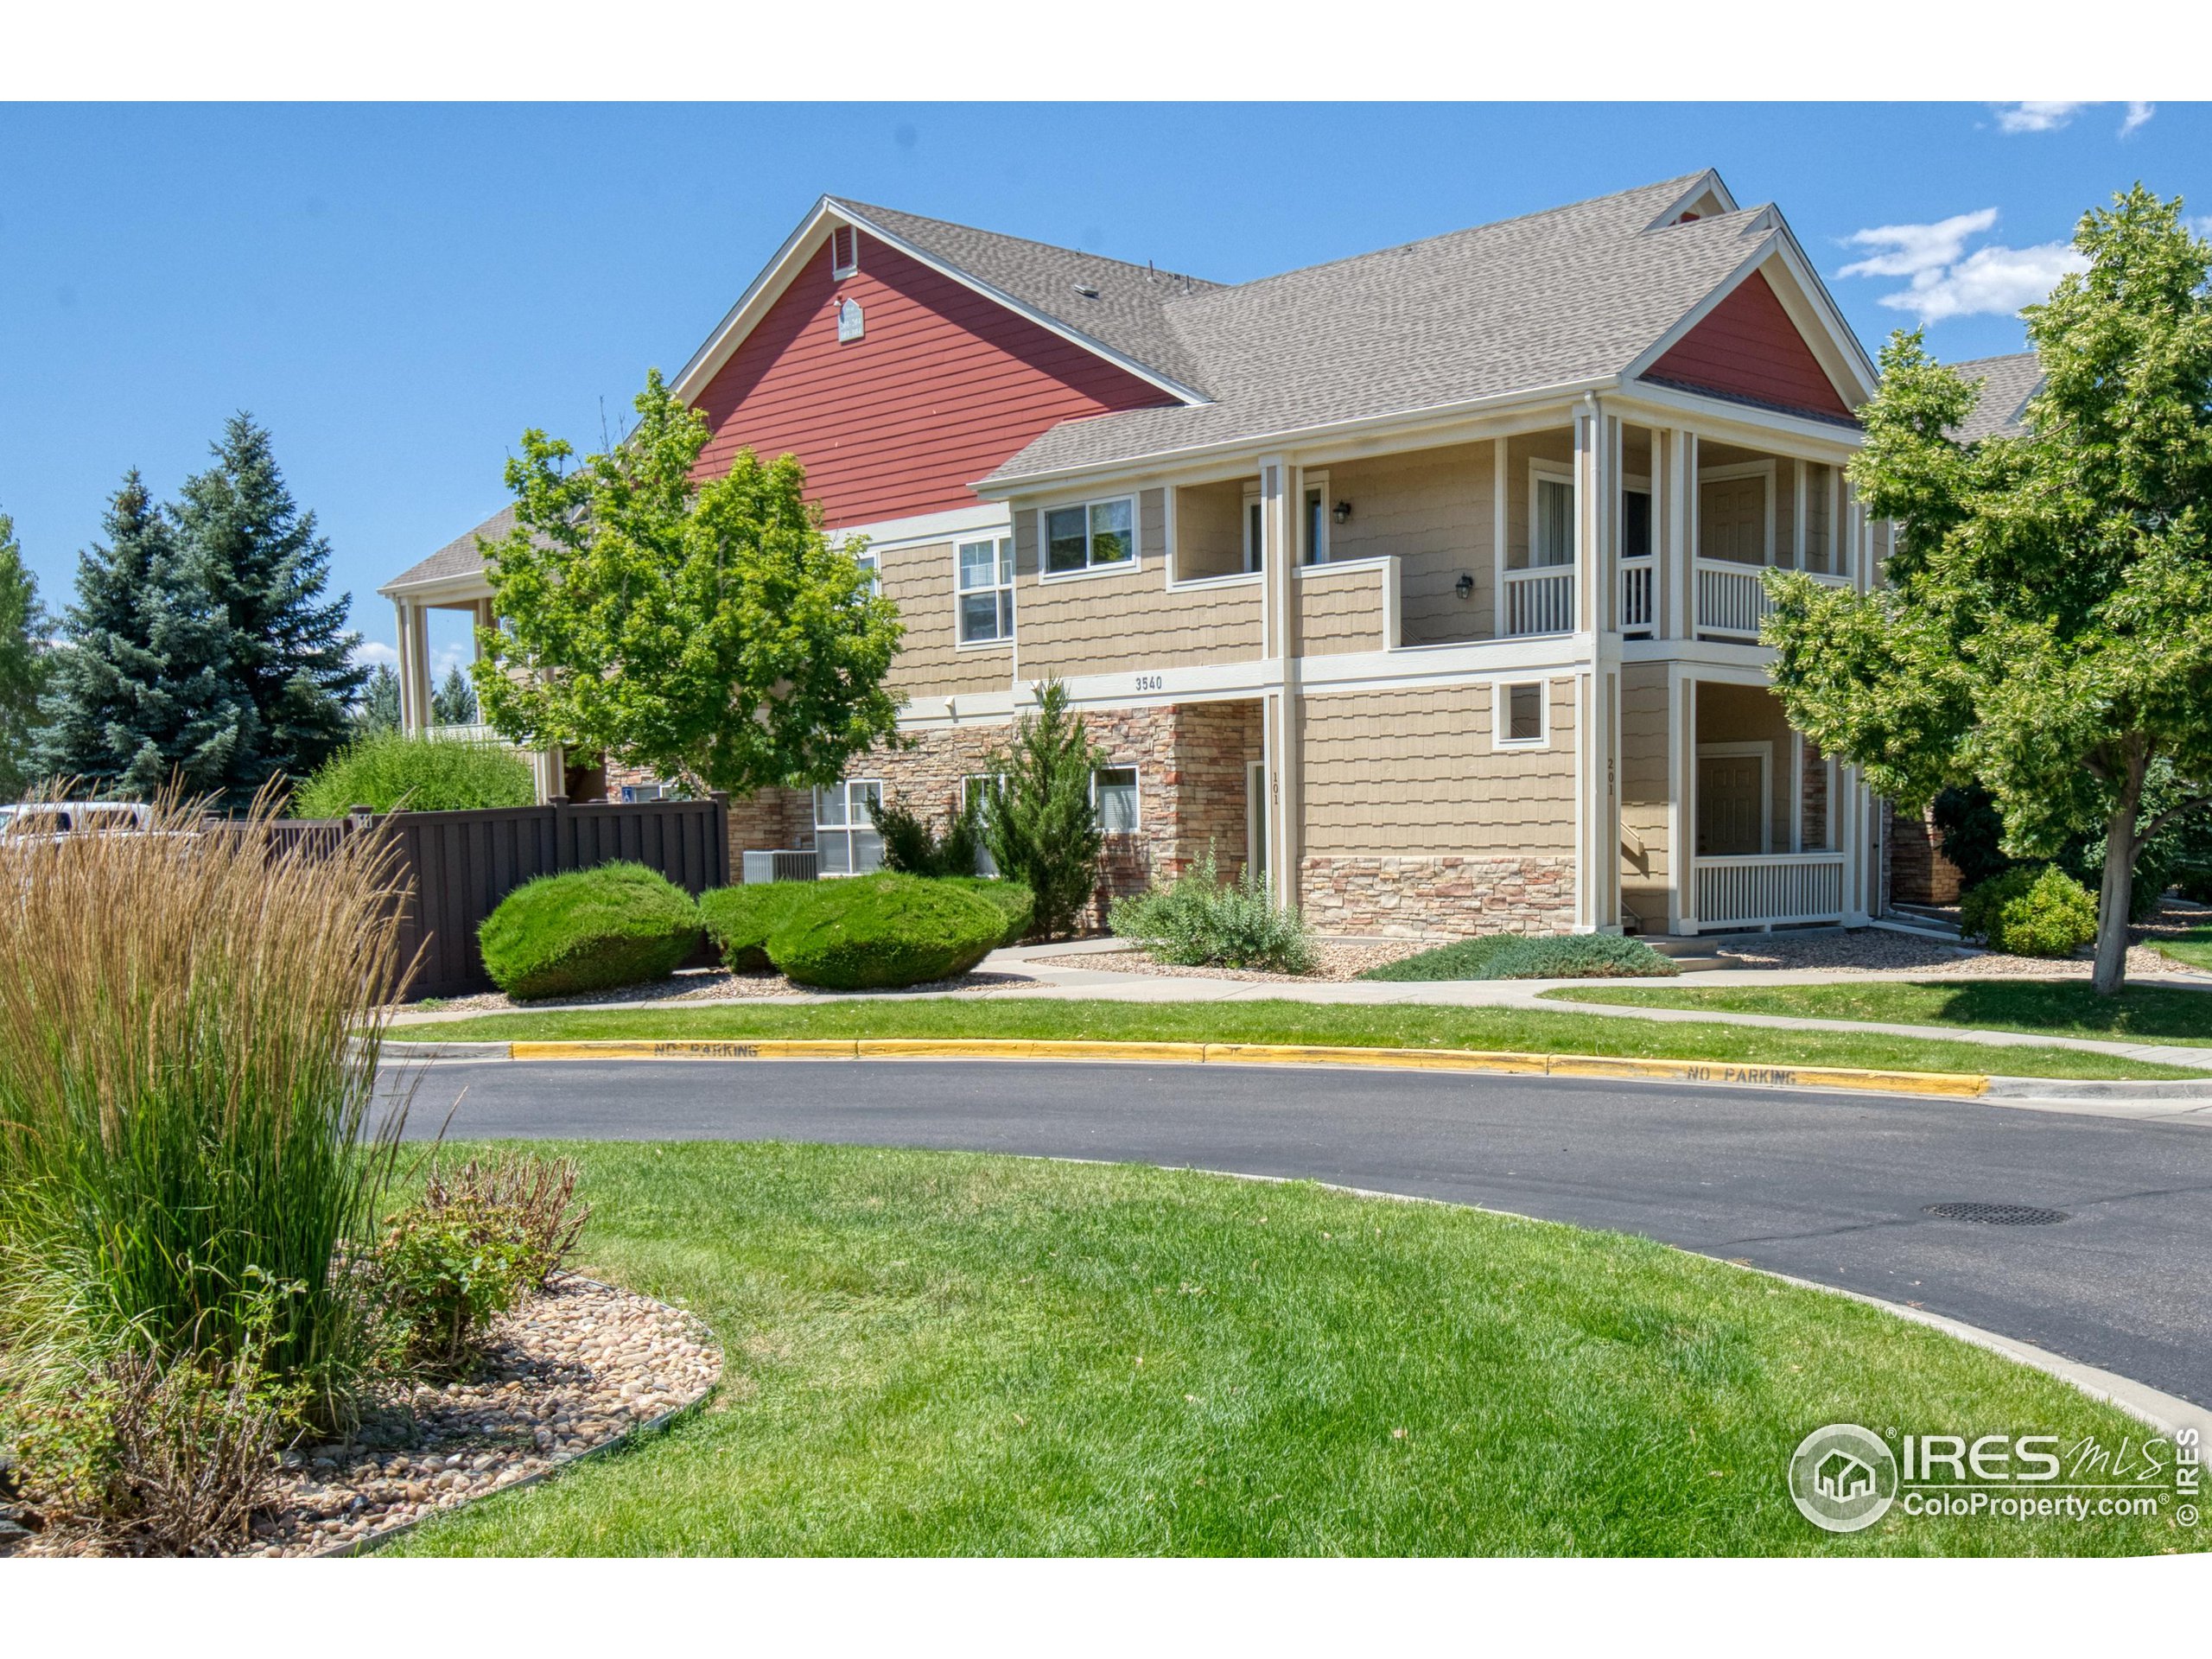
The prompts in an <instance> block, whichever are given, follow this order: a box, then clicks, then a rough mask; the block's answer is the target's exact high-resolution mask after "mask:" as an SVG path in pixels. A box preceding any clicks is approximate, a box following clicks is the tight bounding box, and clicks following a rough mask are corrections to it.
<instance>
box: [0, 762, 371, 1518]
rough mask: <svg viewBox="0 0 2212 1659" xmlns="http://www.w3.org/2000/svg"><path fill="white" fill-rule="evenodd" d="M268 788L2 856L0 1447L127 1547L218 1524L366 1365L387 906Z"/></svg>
mask: <svg viewBox="0 0 2212 1659" xmlns="http://www.w3.org/2000/svg"><path fill="white" fill-rule="evenodd" d="M276 810H277V798H276V796H275V795H274V793H273V792H271V791H264V794H263V795H262V797H261V798H259V799H258V800H257V802H256V803H255V804H254V806H253V808H252V809H251V811H250V812H249V813H248V814H247V815H246V816H245V817H244V818H242V819H238V820H232V821H228V822H211V821H207V820H204V819H203V818H202V817H201V816H200V804H198V803H191V804H187V803H184V802H181V801H180V800H179V799H178V798H176V797H175V795H174V794H172V795H170V796H169V797H168V798H165V799H163V800H162V801H161V802H160V803H158V804H156V807H155V808H154V810H153V813H152V816H151V819H150V823H149V825H148V826H147V827H146V828H145V829H143V830H134V831H120V830H118V831H99V832H85V833H79V834H73V835H67V836H56V837H53V838H50V839H48V838H29V837H26V838H22V839H20V840H18V841H15V842H10V843H9V844H8V846H7V847H6V849H4V851H0V961H5V962H6V963H8V964H9V971H8V972H7V973H6V974H4V975H0V1452H6V1451H7V1450H8V1448H10V1446H12V1447H13V1448H14V1449H15V1452H16V1456H17V1459H18V1462H19V1464H20V1465H21V1466H22V1472H23V1475H24V1478H26V1479H27V1481H28V1482H29V1484H32V1485H34V1486H35V1487H40V1488H42V1489H44V1490H46V1491H66V1490H75V1491H79V1492H83V1491H90V1492H92V1494H93V1495H94V1502H93V1504H92V1507H93V1509H94V1510H95V1511H96V1512H97V1513H98V1514H99V1516H101V1517H102V1518H103V1520H104V1521H105V1522H109V1523H111V1524H112V1525H114V1526H115V1527H117V1528H118V1529H121V1535H123V1536H124V1537H126V1538H129V1539H130V1540H131V1541H133V1547H137V1548H158V1549H167V1550H172V1551H188V1550H192V1549H195V1548H200V1547H201V1546H202V1545H204V1544H209V1543H213V1542H219V1541H224V1540H226V1539H232V1538H234V1537H235V1535H236V1534H237V1533H238V1527H239V1524H240V1521H239V1517H240V1516H242V1515H243V1514H245V1512H246V1511H247V1510H250V1509H251V1507H252V1504H253V1503H255V1502H257V1494H258V1492H259V1491H260V1482H261V1480H262V1478H263V1476H264V1474H265V1469H266V1455H267V1453H268V1452H269V1450H270V1447H271V1446H272V1445H273V1444H274V1443H275V1440H276V1439H277V1437H278V1436H279V1435H280V1434H283V1435H289V1434H290V1433H296V1432H297V1430H298V1429H299V1428H300V1427H303V1426H305V1425H308V1424H314V1425H316V1426H331V1425H335V1424H338V1423H341V1422H343V1421H345V1420H346V1418H347V1416H348V1415H349V1414H350V1411H351V1408H352V1402H353V1396H354V1390H355V1389H356V1387H357V1385H358V1384H359V1382H360V1380H361V1377H362V1374H363V1368H364V1366H365V1364H366V1363H367V1356H368V1352H369V1348H368V1338H367V1331H368V1325H369V1314H368V1312H367V1309H366V1306H365V1297H364V1295H363V1294H362V1286H361V1282H360V1265H361V1262H362V1260H363V1257H364V1253H365V1247H366V1246H367V1244H368V1243H369V1242H370V1240H371V1238H372V1232H373V1228H374V1225H375V1222H376V1217H377V1213H378V1205H379V1203H380V1197H381V1194H382V1192H383V1191H384V1189H385V1185H386V1184H387V1183H388V1181H389V1180H390V1179H391V1173H392V1154H393V1151H394V1148H395V1147H396V1145H397V1135H398V1131H399V1128H400V1125H401V1122H402V1120H403V1117H404V1105H403V1104H402V1103H397V1102H394V1103H391V1105H390V1106H389V1108H388V1109H379V1106H378V1096H377V1058H378V1047H379V1044H380V1040H381V1037H382V1034H383V1030H384V1014H383V1012H382V1011H383V1010H384V1009H385V1007H387V1006H388V1005H389V1004H390V1003H391V1001H392V1000H393V998H394V997H395V996H396V995H397V994H398V992H399V990H400V988H401V985H402V982H403V979H404V972H403V969H402V964H401V963H400V962H399V959H398V948H397V926H398V920H399V902H398V901H399V899H400V896H401V895H400V894H399V893H398V892H397V890H396V888H395V885H394V861H393V858H392V849H391V845H390V843H389V842H388V841H387V840H386V838H385V837H384V836H381V835H368V836H352V835H348V836H331V837H317V838H312V839H301V838H297V837H291V838H287V837H285V836H282V835H280V833H279V827H278V825H277V820H276Z"/></svg>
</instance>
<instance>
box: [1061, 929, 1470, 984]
mask: <svg viewBox="0 0 2212 1659" xmlns="http://www.w3.org/2000/svg"><path fill="white" fill-rule="evenodd" d="M1436 944H1437V941H1435V940H1433V939H1389V940H1383V941H1373V942H1368V943H1351V942H1347V941H1344V940H1340V939H1321V940H1318V941H1316V942H1315V944H1314V947H1313V954H1314V963H1313V972H1312V973H1310V974H1271V973H1268V972H1267V971H1265V970H1264V969H1258V968H1185V967H1183V966H1180V965H1179V964H1178V963H1170V962H1154V960H1153V959H1152V957H1151V956H1150V955H1149V954H1148V953H1147V952H1145V951H1142V950H1137V949H1136V948H1135V946H1131V947H1129V948H1128V949H1126V950H1096V951H1085V952H1084V953H1083V954H1082V955H1080V956H1068V957H1060V958H1058V964H1059V965H1064V966H1066V967H1070V968H1086V969H1098V970H1100V971H1103V972H1105V973H1116V974H1165V975H1167V976H1171V977H1175V978H1182V979H1244V980H1255V981H1259V982H1264V983H1270V984H1282V985H1310V984H1312V983H1313V982H1314V981H1316V980H1345V979H1357V978H1358V977H1359V976H1361V975H1362V974H1363V973H1365V972H1366V971H1367V970H1368V969H1370V968H1380V967H1381V966H1382V965H1383V963H1386V962H1396V961H1399V960H1400V959H1401V958H1402V957H1410V956H1413V955H1415V954H1416V953H1418V952H1420V951H1422V950H1433V949H1434V948H1435V946H1436Z"/></svg>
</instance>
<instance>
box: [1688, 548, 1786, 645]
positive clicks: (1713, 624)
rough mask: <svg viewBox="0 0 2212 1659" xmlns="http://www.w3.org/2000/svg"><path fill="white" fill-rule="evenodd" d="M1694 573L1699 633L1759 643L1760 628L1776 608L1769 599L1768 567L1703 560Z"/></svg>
mask: <svg viewBox="0 0 2212 1659" xmlns="http://www.w3.org/2000/svg"><path fill="white" fill-rule="evenodd" d="M1695 569H1696V572H1697V629H1698V632H1700V633H1732V634H1741V635H1743V636H1744V637H1745V638H1746V639H1758V637H1759V624H1760V623H1762V622H1764V620H1766V615H1767V613H1768V612H1769V611H1770V610H1772V609H1773V608H1774V606H1773V603H1772V601H1770V600H1769V599H1768V598H1767V596H1766V582H1765V575H1766V567H1765V566H1764V565H1758V564H1726V563H1716V562H1714V561H1712V560H1707V559H1700V560H1699V561H1698V562H1697V563H1696V566H1695Z"/></svg>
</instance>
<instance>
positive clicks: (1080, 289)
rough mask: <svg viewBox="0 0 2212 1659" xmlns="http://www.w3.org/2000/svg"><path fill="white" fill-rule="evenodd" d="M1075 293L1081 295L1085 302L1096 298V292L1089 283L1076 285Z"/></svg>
mask: <svg viewBox="0 0 2212 1659" xmlns="http://www.w3.org/2000/svg"><path fill="white" fill-rule="evenodd" d="M1075 291H1076V292H1077V293H1078V294H1080V295H1082V296H1083V297H1084V299H1086V300H1095V299H1096V298H1097V297H1098V290H1097V289H1095V288H1093V287H1092V286H1091V285H1090V283H1076V284H1075Z"/></svg>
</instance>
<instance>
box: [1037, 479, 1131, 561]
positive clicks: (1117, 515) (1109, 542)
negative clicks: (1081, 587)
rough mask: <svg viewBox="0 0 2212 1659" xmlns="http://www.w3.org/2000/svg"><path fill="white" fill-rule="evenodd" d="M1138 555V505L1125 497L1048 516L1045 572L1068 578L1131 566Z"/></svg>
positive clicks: (1058, 509)
mask: <svg viewBox="0 0 2212 1659" xmlns="http://www.w3.org/2000/svg"><path fill="white" fill-rule="evenodd" d="M1136 556H1137V504H1136V501H1135V499H1134V498H1132V497H1130V496H1126V495H1125V496H1122V497H1121V498H1120V499H1116V500H1113V501H1086V502H1084V503H1083V504H1082V505H1080V506H1072V507H1054V508H1052V510H1051V511H1049V512H1046V514H1045V573H1046V575H1067V574H1069V573H1070V572H1071V571H1077V570H1096V569H1103V568H1104V567H1107V566H1110V565H1117V564H1128V563H1131V562H1132V561H1134V560H1135V558H1136Z"/></svg>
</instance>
